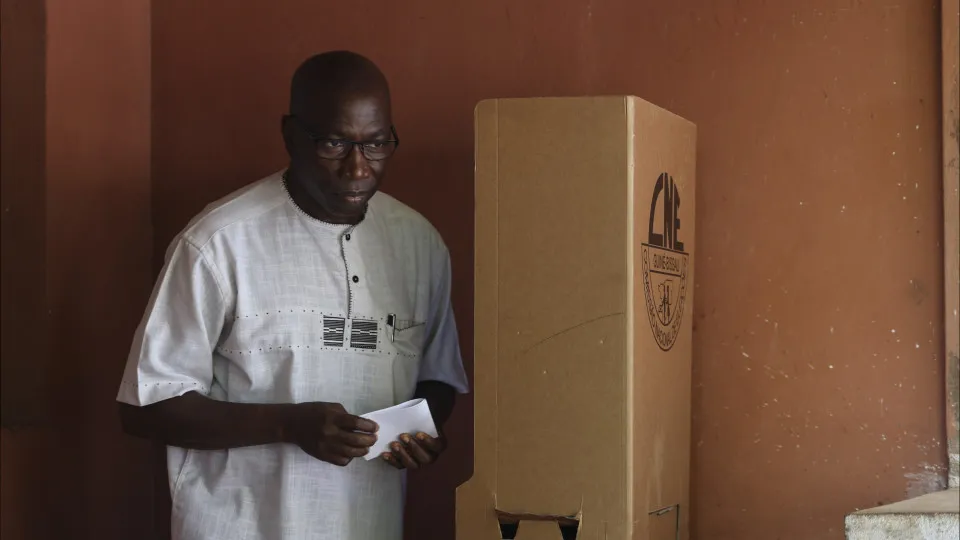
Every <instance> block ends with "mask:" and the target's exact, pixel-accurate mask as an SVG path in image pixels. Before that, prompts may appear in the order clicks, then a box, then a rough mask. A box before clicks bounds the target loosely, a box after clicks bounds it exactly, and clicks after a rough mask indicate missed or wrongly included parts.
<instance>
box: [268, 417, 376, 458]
mask: <svg viewBox="0 0 960 540" xmlns="http://www.w3.org/2000/svg"><path fill="white" fill-rule="evenodd" d="M291 411H292V412H291V416H290V422H289V424H288V427H287V429H286V430H285V431H286V434H285V437H284V438H285V439H287V442H291V443H293V444H296V445H297V446H299V447H300V448H301V449H302V450H303V451H304V452H306V453H307V454H310V455H311V456H313V457H315V458H317V459H319V460H321V461H326V462H327V463H332V464H334V465H339V466H341V467H343V466H346V465H348V464H349V463H350V462H351V461H353V458H358V457H363V456H365V455H367V453H368V452H369V451H370V447H371V446H373V444H374V443H376V442H377V436H376V432H377V429H378V426H377V424H376V423H374V422H372V421H370V420H367V419H365V418H360V417H359V416H354V415H352V414H349V413H347V411H346V409H344V408H343V405H340V404H339V403H300V404H297V405H294V406H293V408H292V410H291Z"/></svg>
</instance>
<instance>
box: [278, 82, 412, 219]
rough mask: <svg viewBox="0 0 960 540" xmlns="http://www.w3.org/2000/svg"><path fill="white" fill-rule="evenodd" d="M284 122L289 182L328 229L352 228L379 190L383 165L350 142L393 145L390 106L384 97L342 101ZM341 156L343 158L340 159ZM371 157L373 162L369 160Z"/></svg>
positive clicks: (373, 152)
mask: <svg viewBox="0 0 960 540" xmlns="http://www.w3.org/2000/svg"><path fill="white" fill-rule="evenodd" d="M333 101H334V103H333V104H332V105H327V106H326V107H324V106H323V105H321V106H320V107H317V108H315V109H313V110H310V111H308V112H307V113H306V114H303V115H298V116H297V117H296V118H288V119H287V121H286V122H285V125H284V138H285V139H286V142H287V148H288V150H289V151H290V154H291V162H292V168H293V169H294V174H293V175H292V176H293V179H294V181H296V182H298V183H299V184H300V185H299V187H300V188H302V190H303V191H304V192H305V193H306V194H307V195H308V196H309V197H310V198H311V199H312V200H313V202H314V203H315V205H316V208H315V209H314V210H315V211H318V213H321V214H322V215H320V216H318V217H320V218H321V219H323V220H324V221H329V222H331V223H356V222H358V221H359V220H360V218H362V217H363V214H364V212H365V210H366V207H367V202H368V201H369V200H370V198H371V197H373V195H374V193H376V192H377V189H378V188H379V187H380V181H381V180H382V179H383V175H384V172H385V171H386V164H387V159H377V158H379V157H380V156H379V155H377V154H376V152H375V151H372V150H370V149H371V148H376V145H375V144H374V145H368V147H367V150H366V151H367V155H364V150H363V149H362V148H361V147H360V146H358V145H354V144H351V142H363V143H378V142H380V143H382V142H384V141H392V140H393V139H394V137H393V131H392V129H391V121H390V105H389V102H388V100H387V99H386V98H385V97H381V96H377V95H370V96H347V97H345V98H340V99H336V100H333ZM341 154H345V155H341ZM367 156H371V157H372V158H374V159H368V157H367Z"/></svg>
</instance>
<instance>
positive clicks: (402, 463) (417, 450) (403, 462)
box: [382, 433, 447, 469]
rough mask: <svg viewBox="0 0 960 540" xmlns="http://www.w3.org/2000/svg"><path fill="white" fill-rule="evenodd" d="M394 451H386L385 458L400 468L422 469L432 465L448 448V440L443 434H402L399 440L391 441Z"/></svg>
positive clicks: (391, 447)
mask: <svg viewBox="0 0 960 540" xmlns="http://www.w3.org/2000/svg"><path fill="white" fill-rule="evenodd" d="M390 449H391V450H392V452H385V453H384V454H383V456H382V457H383V459H384V461H386V462H387V463H389V464H390V465H393V466H394V467H396V468H398V469H420V468H423V467H425V466H427V465H430V464H431V463H433V462H434V461H436V460H437V458H438V457H440V454H442V453H443V451H444V450H446V449H447V441H446V439H444V438H443V436H442V435H441V436H440V437H438V438H434V437H431V436H429V435H427V434H426V433H417V435H416V437H412V436H410V435H406V434H404V435H401V436H400V440H399V441H395V442H392V443H390Z"/></svg>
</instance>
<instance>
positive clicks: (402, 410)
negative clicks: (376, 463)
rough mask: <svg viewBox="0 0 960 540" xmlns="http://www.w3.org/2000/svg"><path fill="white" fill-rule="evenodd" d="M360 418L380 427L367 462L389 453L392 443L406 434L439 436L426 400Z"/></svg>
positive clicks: (406, 403) (411, 401)
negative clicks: (371, 421)
mask: <svg viewBox="0 0 960 540" xmlns="http://www.w3.org/2000/svg"><path fill="white" fill-rule="evenodd" d="M360 416H361V417H362V418H366V419H368V420H373V421H374V422H376V423H377V425H378V426H380V430H379V431H377V442H376V444H374V445H373V446H371V447H370V453H368V454H367V455H366V456H365V457H364V459H366V460H367V461H370V460H371V459H376V458H379V457H380V456H381V455H382V454H383V453H384V452H389V451H390V443H392V442H394V441H398V440H400V435H403V434H404V433H406V434H408V435H410V436H416V434H417V433H426V434H427V435H429V436H431V437H436V436H437V426H436V425H434V423H433V416H431V415H430V407H428V406H427V401H426V400H425V399H412V400H410V401H407V402H404V403H401V404H399V405H394V406H393V407H387V408H386V409H380V410H379V411H373V412H370V413H367V414H361V415H360Z"/></svg>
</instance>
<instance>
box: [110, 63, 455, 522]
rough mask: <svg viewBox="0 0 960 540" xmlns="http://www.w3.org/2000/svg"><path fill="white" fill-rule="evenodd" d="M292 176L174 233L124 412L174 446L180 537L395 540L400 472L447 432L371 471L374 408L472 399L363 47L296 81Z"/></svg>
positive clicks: (171, 465) (290, 121)
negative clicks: (393, 190)
mask: <svg viewBox="0 0 960 540" xmlns="http://www.w3.org/2000/svg"><path fill="white" fill-rule="evenodd" d="M282 132H283V139H284V142H285V143H286V148H287V152H288V154H289V156H290V164H289V167H288V168H287V169H286V171H284V172H283V173H278V174H276V175H273V176H270V177H268V178H266V179H263V180H261V181H259V182H257V183H254V184H252V185H250V186H248V187H246V188H244V189H242V190H240V191H238V192H236V193H234V194H232V195H229V196H228V197H226V198H225V199H223V200H221V201H219V202H216V203H214V204H212V205H210V206H209V207H207V209H206V210H204V212H203V213H201V214H200V215H199V216H197V217H196V218H195V219H194V220H193V221H192V222H191V223H190V224H189V225H188V226H187V228H186V229H185V230H184V231H183V232H182V233H181V234H180V235H179V236H178V237H177V238H176V239H175V240H174V242H173V243H172V245H171V247H170V250H169V251H168V254H167V258H166V264H165V266H164V268H163V271H162V272H161V275H160V278H159V280H158V282H157V285H156V288H155V290H154V292H153V296H152V298H151V300H150V303H149V306H148V308H147V311H146V314H145V316H144V319H143V321H142V323H141V324H140V327H139V329H138V330H137V333H136V336H135V339H134V343H133V347H132V351H131V353H130V357H129V360H128V363H127V368H126V371H125V375H124V379H123V383H122V385H121V388H120V392H119V396H118V400H119V401H120V402H122V404H121V417H122V420H123V424H124V429H125V430H126V431H127V432H128V433H131V434H134V435H138V436H142V437H148V438H151V439H154V440H158V441H161V442H163V443H165V444H167V445H168V458H167V459H168V469H169V477H170V478H169V480H170V488H171V494H172V499H173V523H172V528H173V536H174V538H175V539H176V540H235V539H240V538H243V539H247V540H301V539H302V540H307V539H309V540H327V539H329V540H391V539H399V538H401V535H402V513H403V496H404V487H403V483H404V476H403V475H404V472H403V471H405V470H409V469H417V468H420V467H423V466H425V465H429V464H430V463H432V462H433V461H434V460H436V459H437V456H438V455H439V454H440V453H441V452H442V451H443V450H444V448H445V443H444V440H443V438H442V436H441V437H440V438H437V439H434V438H431V437H429V436H427V435H425V434H422V433H419V434H411V435H413V437H408V436H404V437H402V439H404V440H402V441H397V442H395V443H394V444H393V445H392V446H393V448H392V450H393V451H392V452H391V453H387V454H384V455H383V456H378V459H374V460H370V461H366V460H364V459H357V458H362V457H363V456H365V455H366V454H367V453H368V452H369V449H370V447H371V445H373V444H374V442H375V441H376V438H377V433H376V432H377V426H376V425H375V424H374V423H373V422H370V421H368V420H365V419H363V418H360V417H359V416H357V415H359V414H364V413H366V412H369V411H373V410H377V409H380V408H383V407H388V406H391V405H395V404H397V403H401V402H403V401H406V400H408V399H411V398H412V397H414V396H418V397H423V398H425V399H426V400H427V401H428V403H429V405H430V409H431V412H432V413H433V417H434V419H435V421H436V424H437V425H438V427H439V426H442V424H443V423H444V421H445V420H446V419H447V417H448V416H449V415H450V411H451V409H452V407H453V403H454V395H455V393H456V392H461V393H462V392H466V391H467V381H466V376H465V374H464V370H463V366H462V362H461V358H460V350H459V345H458V343H457V335H456V327H455V322H454V317H453V311H452V308H451V305H450V259H449V254H448V252H447V249H446V246H445V245H444V243H443V241H442V239H441V238H440V236H439V234H438V233H437V232H436V230H435V229H434V228H433V227H432V226H430V224H429V223H428V222H427V221H426V220H425V219H424V218H423V217H422V216H420V215H419V214H417V213H416V212H414V211H413V210H411V209H410V208H408V207H407V206H405V205H403V204H402V203H400V202H398V201H397V200H395V199H393V198H391V197H390V196H388V195H386V194H383V193H378V188H379V186H380V182H381V181H382V179H383V176H384V172H385V169H386V165H387V162H388V160H389V158H390V157H391V155H392V154H393V151H394V150H395V149H396V148H397V146H398V144H399V140H398V138H397V133H396V130H395V129H394V127H393V123H392V121H391V110H390V94H389V89H388V85H387V81H386V79H385V78H384V76H383V74H382V73H381V72H380V70H379V69H377V67H376V66H375V65H374V64H373V63H372V62H370V61H369V60H367V59H366V58H363V57H361V56H359V55H357V54H353V53H349V52H342V51H341V52H331V53H325V54H321V55H318V56H315V57H313V58H310V59H309V60H307V61H306V62H305V63H304V64H303V65H301V66H300V67H299V68H298V69H297V71H296V73H295V74H294V76H293V81H292V84H291V91H290V114H289V115H287V116H285V117H284V118H283V122H282Z"/></svg>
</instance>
